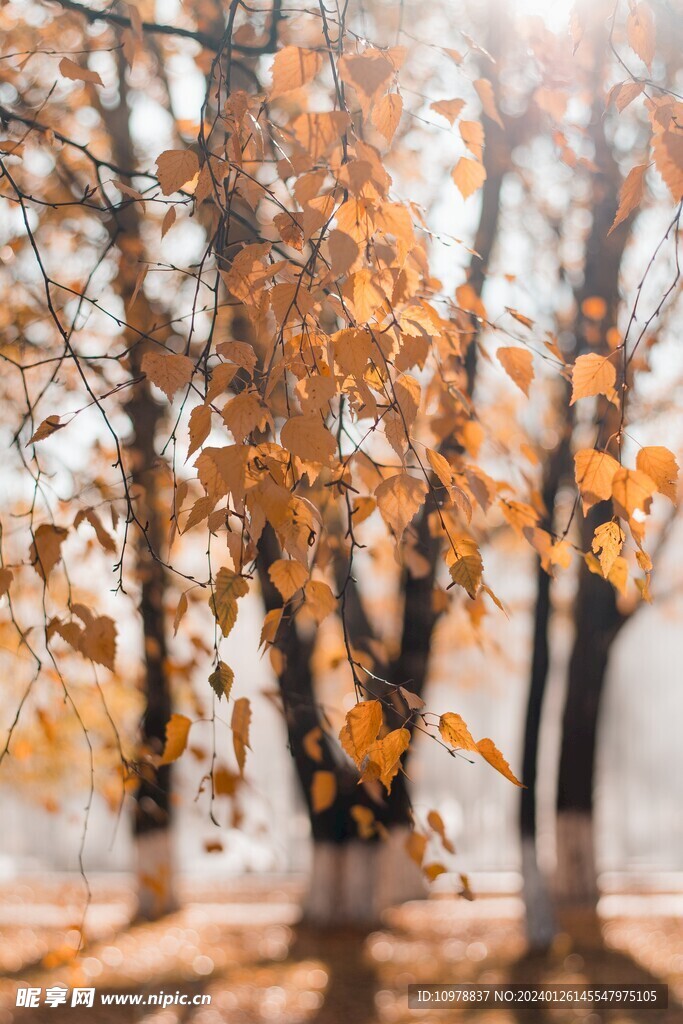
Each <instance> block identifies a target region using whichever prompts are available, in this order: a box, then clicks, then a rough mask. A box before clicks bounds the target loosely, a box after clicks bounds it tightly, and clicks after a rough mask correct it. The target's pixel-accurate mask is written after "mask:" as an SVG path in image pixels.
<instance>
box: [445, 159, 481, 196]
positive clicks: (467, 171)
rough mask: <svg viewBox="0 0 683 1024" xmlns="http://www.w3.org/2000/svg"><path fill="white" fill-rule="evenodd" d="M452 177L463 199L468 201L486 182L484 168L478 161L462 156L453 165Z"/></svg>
mask: <svg viewBox="0 0 683 1024" xmlns="http://www.w3.org/2000/svg"><path fill="white" fill-rule="evenodd" d="M452 177H453V181H454V182H455V185H456V187H457V189H458V191H459V192H460V194H461V196H462V197H463V199H468V198H469V197H470V196H471V195H474V193H475V192H476V191H477V190H478V189H480V188H481V186H482V185H483V184H484V182H485V181H486V168H485V167H484V165H483V164H482V163H480V162H479V161H478V160H469V159H468V158H467V157H464V156H463V157H460V159H459V160H458V162H457V164H456V165H455V169H454V171H453V175H452Z"/></svg>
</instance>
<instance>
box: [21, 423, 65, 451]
mask: <svg viewBox="0 0 683 1024" xmlns="http://www.w3.org/2000/svg"><path fill="white" fill-rule="evenodd" d="M65 426H66V423H62V422H61V421H60V419H59V416H48V417H47V419H44V420H43V422H42V423H41V424H40V426H39V427H38V429H37V430H36V432H35V433H34V434H33V435H32V436H31V437H30V438H29V440H28V441H27V442H26V447H27V448H28V446H29V445H30V444H35V443H36V441H44V440H45V438H46V437H50V436H51V435H52V434H54V433H56V432H57V431H58V430H61V429H62V427H65Z"/></svg>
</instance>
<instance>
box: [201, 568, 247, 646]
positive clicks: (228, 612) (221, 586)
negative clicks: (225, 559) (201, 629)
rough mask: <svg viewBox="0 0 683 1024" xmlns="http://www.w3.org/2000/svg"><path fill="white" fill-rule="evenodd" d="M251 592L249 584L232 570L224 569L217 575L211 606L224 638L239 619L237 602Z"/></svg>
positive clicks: (210, 599) (210, 600) (210, 598)
mask: <svg viewBox="0 0 683 1024" xmlns="http://www.w3.org/2000/svg"><path fill="white" fill-rule="evenodd" d="M248 590H249V584H248V583H247V581H246V580H245V579H244V578H243V577H242V576H238V575H237V573H234V572H233V571H232V569H226V568H222V569H219V570H218V572H217V573H216V579H215V581H214V586H213V593H212V594H211V596H210V597H209V604H210V606H211V610H212V611H213V613H214V615H215V617H216V622H217V623H218V625H219V626H220V627H221V632H222V634H223V636H227V635H228V634H229V632H230V630H231V629H232V627H233V626H234V625H235V621H236V619H237V600H238V598H240V597H244V595H245V594H246V593H247V592H248Z"/></svg>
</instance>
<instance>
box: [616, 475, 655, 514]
mask: <svg viewBox="0 0 683 1024" xmlns="http://www.w3.org/2000/svg"><path fill="white" fill-rule="evenodd" d="M656 490H657V485H656V484H655V482H654V480H653V479H652V478H651V477H650V476H648V474H647V473H643V472H642V470H640V469H618V470H617V471H616V473H615V474H614V479H613V480H612V500H613V501H614V508H615V510H616V511H617V512H618V513H619V515H622V516H623V517H624V518H625V519H631V518H632V517H633V515H634V513H640V515H641V516H644V515H647V514H648V513H649V511H650V505H651V504H652V495H653V494H654V493H655V491H656Z"/></svg>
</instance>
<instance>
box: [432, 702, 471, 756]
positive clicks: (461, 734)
mask: <svg viewBox="0 0 683 1024" xmlns="http://www.w3.org/2000/svg"><path fill="white" fill-rule="evenodd" d="M439 732H440V733H441V738H442V739H443V741H444V742H445V743H450V745H451V746H452V747H455V748H456V749H457V750H476V749H477V744H476V743H475V741H474V739H473V738H472V734H471V732H470V731H469V729H468V728H467V726H466V725H465V723H464V721H463V720H462V718H461V717H460V715H456V714H455V713H454V712H453V711H447V712H446V714H445V715H442V716H441V718H440V719H439Z"/></svg>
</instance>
